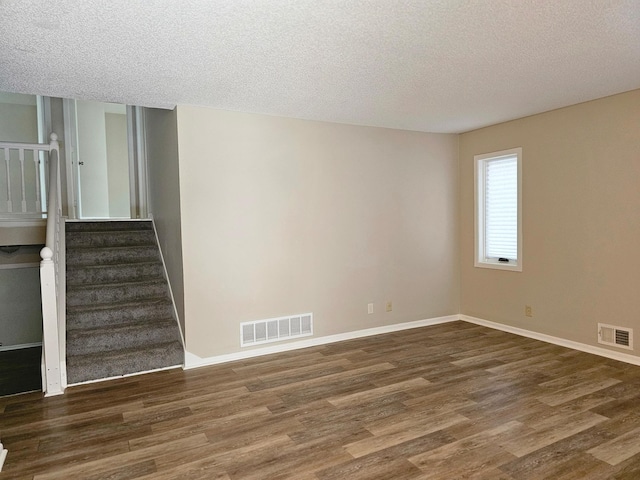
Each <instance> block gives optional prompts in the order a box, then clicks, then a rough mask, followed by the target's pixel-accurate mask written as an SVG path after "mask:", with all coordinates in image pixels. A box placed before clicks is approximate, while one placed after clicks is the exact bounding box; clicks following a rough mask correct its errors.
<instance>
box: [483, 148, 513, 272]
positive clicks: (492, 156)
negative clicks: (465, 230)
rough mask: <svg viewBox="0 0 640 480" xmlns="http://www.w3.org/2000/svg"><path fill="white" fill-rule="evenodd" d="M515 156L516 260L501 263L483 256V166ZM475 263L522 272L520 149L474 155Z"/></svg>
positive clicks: (486, 266)
mask: <svg viewBox="0 0 640 480" xmlns="http://www.w3.org/2000/svg"><path fill="white" fill-rule="evenodd" d="M514 155H515V156H516V159H517V169H518V173H517V177H518V178H517V182H518V185H517V187H518V253H517V255H518V258H517V259H509V262H508V263H507V262H501V261H499V260H498V259H497V258H488V257H487V255H486V254H485V245H484V244H485V205H484V203H485V185H486V182H485V166H486V164H487V163H489V162H491V161H493V160H499V159H501V158H504V157H512V156H514ZM473 158H474V168H475V189H474V199H475V235H474V236H475V263H474V265H475V266H476V267H480V268H493V269H496V270H511V271H515V272H521V271H522V148H520V147H518V148H511V149H509V150H502V151H499V152H492V153H485V154H482V155H475V156H474V157H473Z"/></svg>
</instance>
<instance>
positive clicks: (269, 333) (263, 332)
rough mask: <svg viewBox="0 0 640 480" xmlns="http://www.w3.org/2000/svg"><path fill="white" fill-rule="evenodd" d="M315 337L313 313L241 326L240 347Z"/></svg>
mask: <svg viewBox="0 0 640 480" xmlns="http://www.w3.org/2000/svg"><path fill="white" fill-rule="evenodd" d="M310 335H313V313H301V314H299V315H292V316H289V317H278V318H268V319H267V320H257V321H255V322H243V323H241V324H240V346H241V347H248V346H250V345H260V344H261V343H271V342H278V341H282V340H288V339H290V338H299V337H308V336H310Z"/></svg>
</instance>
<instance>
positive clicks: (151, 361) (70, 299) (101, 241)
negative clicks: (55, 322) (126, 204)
mask: <svg viewBox="0 0 640 480" xmlns="http://www.w3.org/2000/svg"><path fill="white" fill-rule="evenodd" d="M66 266H67V297H66V301H67V382H68V383H69V384H70V385H72V384H75V383H80V382H86V381H89V380H99V379H103V378H109V377H117V376H121V375H126V374H132V373H137V372H144V371H149V370H157V369H160V368H167V367H172V366H178V365H182V363H183V361H184V350H183V347H182V342H181V340H180V331H179V329H178V324H177V322H176V319H175V316H174V311H173V305H172V303H171V298H170V296H169V289H168V286H167V282H166V279H165V277H164V270H163V268H162V262H161V260H160V251H159V249H158V245H157V243H156V238H155V235H154V232H153V226H152V224H151V222H150V221H126V222H123V221H113V222H111V221H108V222H68V223H67V224H66Z"/></svg>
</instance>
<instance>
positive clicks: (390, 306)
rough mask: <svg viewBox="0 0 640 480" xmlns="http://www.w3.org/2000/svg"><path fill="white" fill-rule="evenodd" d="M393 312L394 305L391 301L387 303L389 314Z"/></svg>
mask: <svg viewBox="0 0 640 480" xmlns="http://www.w3.org/2000/svg"><path fill="white" fill-rule="evenodd" d="M391 310H393V304H392V303H391V300H389V301H388V302H387V312H390V311H391Z"/></svg>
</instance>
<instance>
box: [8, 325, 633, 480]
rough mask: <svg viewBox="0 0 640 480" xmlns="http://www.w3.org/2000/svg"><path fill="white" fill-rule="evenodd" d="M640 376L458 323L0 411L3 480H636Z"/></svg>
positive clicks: (167, 374) (18, 403)
mask: <svg viewBox="0 0 640 480" xmlns="http://www.w3.org/2000/svg"><path fill="white" fill-rule="evenodd" d="M639 406H640V367H635V366H631V365H627V364H623V363H619V362H616V361H613V360H607V359H604V358H601V357H597V356H593V355H589V354H586V353H581V352H577V351H573V350H569V349H565V348H562V347H558V346H554V345H549V344H546V343H542V342H538V341H535V340H531V339H526V338H521V337H517V336H514V335H510V334H507V333H503V332H499V331H494V330H490V329H487V328H484V327H479V326H475V325H470V324H467V323H463V322H454V323H449V324H443V325H436V326H432V327H425V328H419V329H413V330H406V331H403V332H398V333H392V334H386V335H380V336H376V337H369V338H365V339H359V340H354V341H347V342H342V343H336V344H332V345H326V346H321V347H314V348H309V349H305V350H298V351H294V352H288V353H284V354H277V355H272V356H268V357H261V358H257V359H252V360H247V361H242V362H235V363H229V364H224V365H219V366H213V367H204V368H200V369H197V370H191V371H186V372H184V371H181V370H170V371H164V372H158V373H154V374H148V375H143V376H138V377H130V378H125V379H120V380H114V381H109V382H103V383H98V384H92V385H84V386H79V387H75V388H69V389H68V391H67V394H66V395H64V396H59V397H51V398H42V396H41V395H40V394H26V395H19V396H15V397H5V398H2V399H0V414H1V416H0V429H1V430H0V433H1V435H2V442H3V443H4V445H5V448H8V449H9V455H8V457H7V461H6V463H5V466H4V471H3V472H2V473H0V479H2V480H4V479H5V478H6V479H9V478H12V479H13V478H20V479H31V478H35V479H69V478H73V479H76V478H82V479H91V480H96V479H111V480H114V479H118V480H124V479H134V478H135V479H154V480H162V479H174V478H179V479H219V480H222V479H245V480H247V479H260V480H264V479H285V478H286V479H296V480H308V479H316V480H332V479H341V480H342V479H349V480H360V479H362V480H364V479H366V480H371V479H393V480H401V479H446V480H451V479H462V478H474V479H491V480H508V479H554V480H560V479H638V478H640V408H639Z"/></svg>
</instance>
